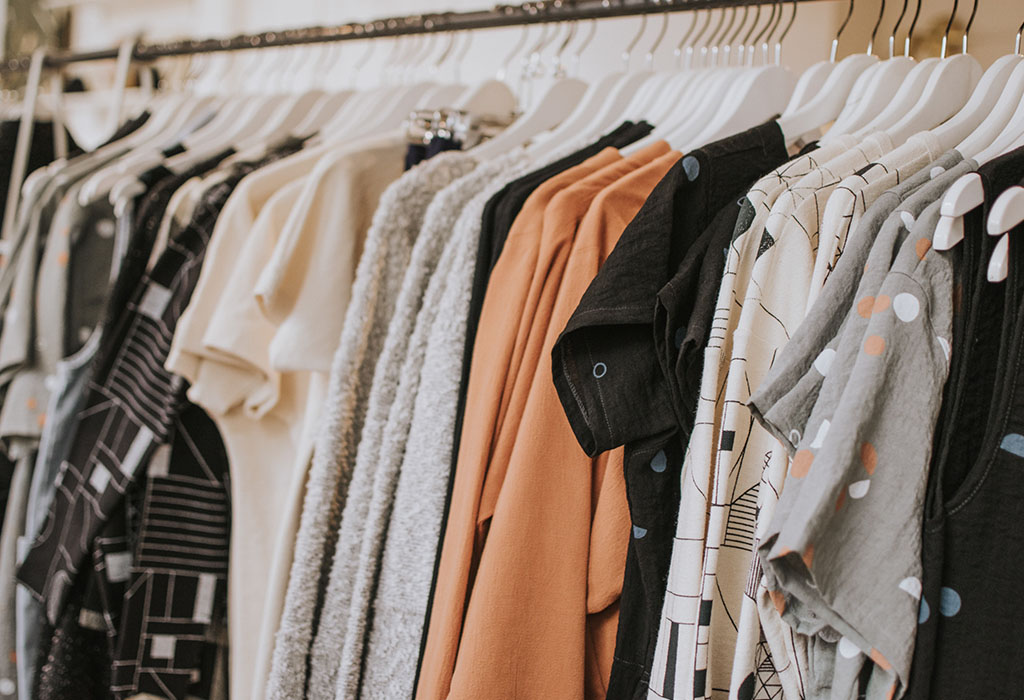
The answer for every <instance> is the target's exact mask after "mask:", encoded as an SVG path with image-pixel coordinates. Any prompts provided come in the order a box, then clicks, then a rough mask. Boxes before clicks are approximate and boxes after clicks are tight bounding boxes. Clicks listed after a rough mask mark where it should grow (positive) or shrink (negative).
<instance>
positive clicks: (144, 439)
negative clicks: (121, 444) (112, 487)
mask: <svg viewBox="0 0 1024 700" xmlns="http://www.w3.org/2000/svg"><path fill="white" fill-rule="evenodd" d="M152 442H153V431H152V430H150V429H149V428H147V427H146V426H144V425H143V426H142V427H140V428H139V432H138V434H137V435H136V436H135V439H134V440H132V444H131V445H130V446H129V447H128V452H126V453H125V455H124V459H123V460H121V469H122V470H124V473H125V474H134V473H135V470H137V469H138V468H139V465H140V464H141V463H142V458H143V456H145V454H146V450H147V449H148V448H149V445H150V443H152Z"/></svg>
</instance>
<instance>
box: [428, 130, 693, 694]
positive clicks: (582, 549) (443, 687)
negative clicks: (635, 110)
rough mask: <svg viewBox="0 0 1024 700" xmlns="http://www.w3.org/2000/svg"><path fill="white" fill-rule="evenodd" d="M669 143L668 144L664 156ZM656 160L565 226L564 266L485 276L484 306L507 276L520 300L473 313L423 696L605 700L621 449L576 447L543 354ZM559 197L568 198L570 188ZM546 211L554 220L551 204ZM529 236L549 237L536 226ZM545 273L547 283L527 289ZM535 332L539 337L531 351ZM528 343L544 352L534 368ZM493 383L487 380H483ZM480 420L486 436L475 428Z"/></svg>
mask: <svg viewBox="0 0 1024 700" xmlns="http://www.w3.org/2000/svg"><path fill="white" fill-rule="evenodd" d="M666 150H667V147H666V146H664V145H663V144H662V146H661V148H660V152H661V153H665V151H666ZM637 155H638V156H639V154H637ZM653 157H654V154H653V152H652V155H648V156H647V161H648V163H647V165H644V166H643V167H639V169H637V168H636V167H634V168H626V171H629V170H630V169H632V172H631V173H630V174H628V175H626V176H625V177H619V178H618V179H617V180H616V181H615V182H614V184H611V185H609V186H607V187H606V188H605V189H603V190H602V191H601V193H600V194H599V195H597V197H596V198H594V199H593V202H592V204H591V206H590V208H589V210H588V211H587V213H586V215H585V216H583V219H582V223H580V224H579V232H578V234H577V235H576V236H575V237H574V238H575V240H573V236H572V235H571V233H570V234H569V240H568V242H565V241H564V240H563V242H562V243H561V244H560V245H562V246H564V247H565V249H564V252H565V253H567V255H565V257H564V261H563V262H562V263H561V266H562V269H563V270H564V274H561V275H558V276H550V277H549V275H550V270H549V269H548V268H547V267H546V266H545V264H544V260H542V259H540V257H539V256H540V253H539V252H538V258H537V259H536V260H537V263H536V264H535V266H534V267H535V268H536V270H537V271H536V273H534V271H532V270H531V275H530V279H529V287H527V280H524V279H523V277H519V278H513V279H503V278H499V277H497V276H492V281H491V284H490V285H489V288H488V297H487V302H489V301H491V296H492V292H493V293H494V297H495V298H498V297H500V296H504V295H505V294H507V292H506V291H498V290H499V288H500V286H501V285H504V284H515V285H518V286H517V295H518V296H516V298H517V299H522V300H524V301H521V302H520V305H519V306H518V307H516V308H515V309H512V310H511V311H512V315H511V317H510V315H509V313H508V312H509V310H508V309H506V308H504V307H503V306H501V305H491V306H488V304H487V302H485V306H484V313H483V316H482V317H481V324H480V331H479V335H478V336H477V338H478V340H477V346H476V348H475V349H474V355H473V365H472V370H471V375H470V386H469V399H470V400H469V401H468V402H467V408H466V422H465V427H464V432H463V441H462V444H461V445H460V452H459V463H458V468H457V471H456V474H455V485H454V491H453V495H452V505H451V511H450V514H449V520H448V527H447V530H446V532H445V539H444V547H443V550H442V554H441V564H440V572H439V577H438V584H437V591H436V593H435V598H434V606H433V611H432V615H431V623H430V629H429V632H428V637H427V647H426V653H425V655H424V662H423V667H422V670H421V673H420V681H419V686H418V689H417V698H418V699H419V700H444V699H445V698H449V699H451V700H463V699H465V700H470V699H473V700H477V699H478V698H495V697H501V698H523V699H524V700H526V699H529V700H533V699H535V698H557V699H559V700H562V699H569V700H571V699H573V698H584V697H585V698H598V697H601V698H603V697H604V693H605V689H606V687H607V680H608V675H609V671H610V667H611V656H612V652H613V649H614V640H615V631H616V626H617V618H618V595H619V592H620V590H621V585H622V575H623V569H624V565H625V552H626V545H627V543H628V538H629V515H628V509H627V504H626V497H625V485H624V482H623V475H622V451H621V450H616V451H614V452H612V453H608V454H605V455H602V456H601V457H599V458H597V459H594V460H591V459H590V458H588V457H586V455H585V454H584V453H583V452H582V451H581V450H580V448H579V446H578V445H577V443H576V440H575V438H574V437H573V434H572V431H571V429H570V428H569V425H568V422H567V421H566V419H565V415H564V413H563V412H562V408H561V405H560V404H559V401H558V397H557V394H556V392H555V390H554V386H553V384H552V381H551V359H550V358H551V355H550V353H551V347H552V346H553V344H554V342H555V340H556V339H557V337H558V335H559V333H560V332H561V329H562V328H563V327H564V326H565V324H566V322H567V321H568V319H569V316H570V315H571V314H572V312H573V311H574V310H575V308H576V306H577V304H578V303H579V300H580V298H581V297H582V295H583V292H584V291H585V290H586V288H587V286H588V285H589V283H590V281H591V280H592V279H593V277H594V276H595V275H596V274H597V271H598V268H599V266H600V265H601V263H603V261H604V259H605V258H606V257H607V256H608V254H609V253H610V252H611V250H612V248H613V247H614V246H615V243H616V242H617V241H618V238H619V236H620V235H621V233H622V231H623V229H624V228H625V226H626V224H627V223H628V221H629V220H630V219H632V217H633V216H634V215H635V214H636V212H637V211H638V210H639V209H640V206H642V204H643V202H644V200H645V199H646V197H647V195H648V194H649V193H650V192H651V190H653V189H654V186H655V185H656V184H657V183H658V181H660V180H661V178H662V177H664V175H665V173H666V172H667V171H668V169H669V168H670V167H671V165H672V163H674V162H675V161H676V160H677V159H678V158H679V157H680V156H679V154H678V153H665V155H662V156H661V157H658V158H656V159H655V160H653V161H651V158H653ZM627 160H628V159H627ZM637 165H639V163H637ZM581 184H582V181H581ZM588 197H590V198H592V197H593V195H588ZM563 199H564V200H569V201H575V197H572V196H568V195H567V197H565V198H563ZM552 204H554V201H552ZM562 204H563V205H565V204H566V202H564V201H563V202H562ZM549 209H550V206H549ZM577 211H578V210H577ZM524 213H525V208H524ZM546 215H547V212H546ZM550 215H551V216H555V213H554V211H553V210H552V211H551V213H550ZM578 220H579V219H577V221H578ZM534 221H535V222H536V219H535V220H534ZM569 221H570V222H571V221H572V217H569ZM518 223H519V220H518V219H517V224H518ZM534 225H536V224H534ZM572 228H573V229H575V228H576V227H575V225H573V226H572ZM552 230H554V229H552ZM542 231H545V229H543V228H542ZM558 235H564V234H562V233H559V234H558ZM534 237H535V238H544V236H543V234H542V235H540V236H538V235H537V233H536V230H535V231H534ZM509 242H510V243H511V242H512V238H511V237H510V239H509ZM556 248H557V247H556ZM541 249H544V244H543V243H541ZM558 250H562V249H560V248H559V249H558ZM507 251H508V248H507V247H506V251H505V252H507ZM505 252H503V253H502V259H504V256H505ZM555 257H556V258H557V257H558V256H557V255H556V256H555ZM500 264H501V259H499V265H500ZM556 267H557V266H556ZM497 271H498V268H497V267H496V268H495V272H497ZM540 276H545V277H547V279H546V280H545V279H539V282H538V285H539V286H536V285H534V283H533V280H534V279H538V278H539V277H540ZM558 277H561V279H558ZM540 282H544V284H540ZM551 287H553V288H554V289H553V290H551V289H550V288H551ZM524 288H525V291H524ZM529 289H535V290H536V295H537V296H536V298H537V300H538V306H539V307H540V306H544V307H545V308H544V309H543V310H540V309H539V308H538V311H537V312H535V313H534V314H520V312H519V311H518V309H522V308H523V307H524V305H525V300H526V299H527V298H529V296H530V294H529ZM539 316H543V318H544V319H545V320H546V322H545V323H543V324H542V323H541V322H540V321H541V319H540V317H539ZM524 317H531V318H529V319H528V321H530V325H531V326H532V327H531V328H530V329H529V330H530V332H529V333H525V334H524V337H521V334H520V332H519V331H520V328H521V327H523V326H522V324H521V323H520V319H522V318H524ZM523 328H525V327H523ZM531 335H533V336H534V338H539V339H541V342H537V343H536V346H532V345H530V344H529V339H530V337H531ZM510 336H513V337H514V338H515V341H516V343H524V342H525V343H526V346H525V347H520V346H518V345H517V346H516V347H514V348H513V349H512V350H511V351H508V352H506V354H504V355H502V356H501V357H499V358H495V357H494V355H496V354H499V352H500V351H501V350H503V349H507V347H508V344H509V337H510ZM531 348H533V349H534V350H536V349H537V348H539V354H538V356H537V360H536V363H535V366H531V364H532V361H531V359H530V358H531V357H532V356H531V354H530V352H531ZM513 355H516V356H517V357H519V358H520V360H519V362H520V364H519V367H518V374H517V376H516V377H515V378H514V379H513V381H512V383H511V386H509V385H508V384H507V383H505V382H502V381H500V377H501V369H502V368H501V367H495V366H494V365H495V364H498V361H501V360H503V361H504V363H505V364H504V368H508V367H509V364H510V363H511V362H512V357H513ZM496 360H497V361H496ZM527 370H529V372H527ZM490 378H493V379H494V381H493V382H492V383H490V384H489V385H488V384H481V382H484V381H485V379H490ZM524 383H525V386H526V390H525V391H524V392H523V393H525V396H523V398H522V401H521V402H519V401H518V391H522V390H516V387H517V386H519V385H521V384H524ZM508 389H511V390H512V391H513V395H510V398H509V399H507V401H508V403H507V404H506V406H507V408H506V414H505V417H506V423H507V422H508V420H509V419H510V418H511V417H512V416H513V414H516V415H518V416H519V417H518V418H516V419H515V420H516V421H517V426H518V429H517V430H515V431H514V432H513V433H512V437H513V438H514V439H512V440H511V441H510V444H509V446H508V448H507V449H508V459H507V460H505V461H504V463H503V464H500V465H499V464H498V463H497V461H496V460H489V459H488V455H489V453H490V449H489V448H490V446H491V439H492V436H493V435H494V431H493V426H494V425H495V423H494V421H495V420H496V418H497V415H498V410H499V405H500V401H501V396H503V395H504V393H505V391H506V390H508ZM474 399H475V400H476V401H478V402H479V403H478V404H474V403H473V400H474ZM481 424H483V426H482V427H483V428H484V430H485V431H486V436H481V435H479V434H474V433H473V432H471V431H473V430H474V428H475V427H477V426H481ZM502 430H503V431H504V430H505V425H504V424H503V425H502ZM503 449H504V448H503ZM470 457H474V458H475V460H470V459H469V458H470ZM481 457H482V458H481ZM488 462H490V464H488ZM491 471H494V472H495V473H501V474H502V475H503V476H502V478H501V479H499V480H498V482H497V486H498V487H500V488H496V489H495V493H494V497H493V502H492V503H490V504H489V505H490V506H491V509H492V510H493V517H492V518H491V519H490V521H489V522H487V523H484V525H485V527H482V528H480V529H479V530H478V528H477V527H476V524H477V522H478V515H479V513H480V506H481V489H482V487H483V484H484V477H485V475H486V476H487V479H488V480H491V479H492V477H491ZM493 478H497V477H493ZM491 483H495V482H493V481H492V482H491ZM484 533H486V542H485V544H484V546H482V547H479V546H478V551H479V562H478V565H477V566H476V570H475V572H473V571H472V569H473V554H472V552H473V548H474V540H476V542H475V543H476V544H477V545H480V543H481V542H483V537H482V535H483V534H484ZM471 573H473V574H475V575H474V580H473V584H472V594H471V595H470V596H468V604H467V602H466V601H467V589H468V587H469V580H470V576H471Z"/></svg>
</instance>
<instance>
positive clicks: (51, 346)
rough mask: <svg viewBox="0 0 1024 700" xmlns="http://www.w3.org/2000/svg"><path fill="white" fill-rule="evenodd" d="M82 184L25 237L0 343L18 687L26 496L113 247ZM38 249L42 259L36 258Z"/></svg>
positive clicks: (1, 547) (8, 659)
mask: <svg viewBox="0 0 1024 700" xmlns="http://www.w3.org/2000/svg"><path fill="white" fill-rule="evenodd" d="M80 186H81V181H79V182H78V183H75V184H74V185H73V186H71V187H70V188H69V189H68V190H67V192H66V194H65V196H64V197H62V198H61V199H60V203H59V204H58V205H57V207H56V210H55V212H54V213H53V218H52V223H51V225H50V228H49V230H48V231H41V230H38V229H36V230H30V231H29V232H28V233H27V236H26V239H25V246H26V248H25V250H24V252H23V254H22V256H21V257H20V258H19V259H18V267H19V269H18V274H17V276H16V281H15V286H14V296H13V297H12V298H11V300H10V303H9V304H8V306H7V309H6V311H5V315H4V326H5V332H4V333H3V336H2V338H0V366H2V371H0V374H2V376H3V377H5V378H6V379H8V380H9V384H8V386H7V391H6V396H5V399H4V404H3V407H2V409H0V439H3V440H4V441H5V443H6V444H7V445H8V446H9V447H8V449H9V451H10V452H11V454H12V456H13V455H14V454H15V453H16V454H17V455H18V457H17V459H18V466H17V471H16V474H15V478H16V479H18V480H19V486H23V488H18V489H12V492H11V497H10V500H9V504H8V509H7V514H6V517H5V522H4V531H3V532H4V538H3V542H2V543H0V596H2V598H0V630H3V632H2V636H0V678H7V679H11V680H12V681H13V679H15V678H16V679H17V684H18V685H29V679H31V678H32V675H31V673H30V674H29V675H27V676H26V675H24V673H22V674H18V673H17V672H16V671H17V664H16V663H15V661H13V660H12V659H15V658H17V653H16V651H17V649H18V647H19V644H18V634H16V630H17V629H18V626H17V625H16V620H17V612H16V611H17V610H18V604H17V600H16V598H17V594H16V587H15V584H14V580H15V570H16V567H17V564H18V562H19V561H20V558H21V554H23V553H24V552H23V551H19V550H24V549H25V545H24V543H23V541H22V539H23V535H24V532H25V526H26V514H27V512H29V507H30V505H32V506H33V508H32V517H33V522H34V520H35V518H36V517H38V516H39V514H38V512H36V511H35V504H34V503H33V502H32V501H31V500H30V498H29V484H30V482H31V481H32V472H33V469H34V465H35V461H36V448H37V446H38V441H39V437H40V435H41V434H42V431H43V426H44V424H45V422H46V420H47V412H46V409H47V407H48V406H49V404H50V388H51V387H52V386H53V382H54V373H55V372H56V369H57V363H58V362H59V361H60V359H61V358H62V357H63V356H64V354H65V330H66V329H65V326H66V324H67V323H72V324H74V326H75V328H76V329H79V328H80V329H81V330H82V331H83V332H84V333H85V335H86V336H88V335H89V334H90V333H91V331H92V326H93V325H94V324H95V322H96V318H97V317H98V315H99V313H100V311H101V309H102V297H103V292H104V291H105V289H106V282H107V278H108V277H107V272H108V271H109V269H110V254H111V251H112V249H113V239H114V230H115V224H114V221H113V212H112V211H111V208H110V205H109V204H108V203H107V202H106V201H105V200H104V201H102V202H101V203H99V204H98V205H95V206H87V207H82V206H80V205H79V204H78V202H77V195H78V191H79V189H80ZM39 223H40V224H41V222H39ZM97 231H101V232H102V235H97V234H96V232H97ZM97 240H98V241H99V245H98V246H97V245H96V244H95V242H96V241H97ZM86 242H88V244H86ZM76 244H81V247H82V250H80V251H75V252H81V253H82V255H83V258H82V260H83V262H82V265H83V267H86V268H88V269H87V270H86V271H85V272H86V274H85V275H83V276H80V277H79V284H78V285H77V286H76V288H75V289H69V287H68V281H69V277H68V269H69V267H68V264H69V261H70V257H71V254H72V249H73V248H74V247H75V246H76ZM39 248H42V256H41V259H40V257H39V255H38V254H36V253H34V251H35V250H37V249H39ZM72 297H76V304H75V313H71V314H69V313H68V311H69V310H70V309H71V298H72ZM90 300H94V301H95V303H92V302H90ZM45 512H46V511H45V510H44V511H43V514H45ZM22 596H24V592H23V593H22ZM35 630H38V628H34V629H29V630H26V631H27V633H28V634H29V635H30V636H31V635H32V633H33V631H35ZM29 655H31V652H30V654H29ZM22 668H23V669H24V668H25V667H24V666H22ZM5 685H6V684H5ZM14 692H15V691H14V690H12V694H13V693H14ZM0 697H2V693H0Z"/></svg>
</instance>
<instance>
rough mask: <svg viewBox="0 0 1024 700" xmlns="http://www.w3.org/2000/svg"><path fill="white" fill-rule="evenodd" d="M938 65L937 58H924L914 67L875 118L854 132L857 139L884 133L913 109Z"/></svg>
mask: <svg viewBox="0 0 1024 700" xmlns="http://www.w3.org/2000/svg"><path fill="white" fill-rule="evenodd" d="M938 64H939V59H937V58H926V59H924V60H922V61H920V62H918V63H916V64H915V65H914V67H913V68H911V69H910V72H909V73H908V74H907V77H906V78H904V79H903V83H902V84H901V85H900V86H899V88H898V89H897V90H895V92H894V93H893V95H894V96H893V98H892V99H891V100H890V102H889V104H888V105H887V106H885V107H884V108H883V109H881V110H880V111H879V112H878V113H877V114H876V116H875V117H874V118H873V119H871V120H870V121H869V122H868V123H867V124H865V125H864V126H863V127H861V128H860V129H857V130H856V131H855V132H854V135H855V136H857V137H858V138H864V137H865V136H868V135H870V134H872V133H875V132H876V131H884V130H885V129H886V128H888V127H890V126H892V125H894V124H895V123H896V122H897V121H899V119H900V118H901V117H903V115H904V114H906V113H907V112H909V111H910V110H911V109H913V108H914V105H916V104H917V103H918V101H919V100H920V99H921V95H923V94H924V89H925V87H926V86H927V85H928V80H929V79H930V78H931V75H932V73H933V72H934V71H935V67H936V66H937V65H938Z"/></svg>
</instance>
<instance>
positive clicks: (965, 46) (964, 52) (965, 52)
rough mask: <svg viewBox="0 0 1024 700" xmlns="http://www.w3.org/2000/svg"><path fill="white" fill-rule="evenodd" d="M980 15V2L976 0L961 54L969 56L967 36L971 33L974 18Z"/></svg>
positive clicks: (968, 21)
mask: <svg viewBox="0 0 1024 700" xmlns="http://www.w3.org/2000/svg"><path fill="white" fill-rule="evenodd" d="M977 14H978V0H974V7H973V8H972V9H971V16H970V17H969V18H967V26H966V27H964V38H963V44H962V46H961V47H960V53H962V54H965V55H966V54H967V36H968V35H969V34H970V33H971V26H972V25H973V24H974V17H975V15H977Z"/></svg>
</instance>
